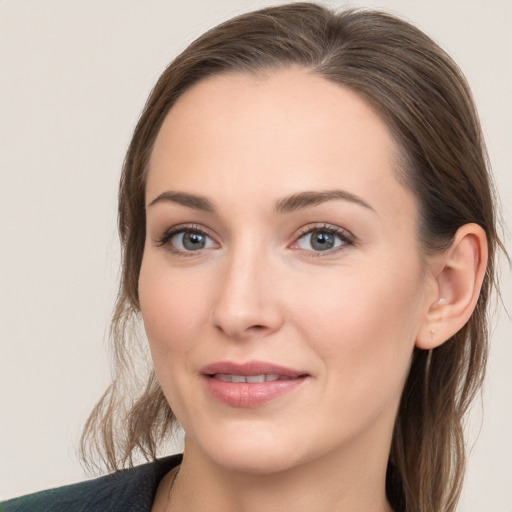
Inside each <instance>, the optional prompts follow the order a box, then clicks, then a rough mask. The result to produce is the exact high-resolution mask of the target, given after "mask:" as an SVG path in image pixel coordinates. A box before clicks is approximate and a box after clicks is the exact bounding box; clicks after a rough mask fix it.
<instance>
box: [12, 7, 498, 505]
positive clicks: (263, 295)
mask: <svg viewBox="0 0 512 512" xmlns="http://www.w3.org/2000/svg"><path fill="white" fill-rule="evenodd" d="M119 228H120V234H121V240H122V244H123V249H124V260H123V276H122V283H121V290H120V295H119V299H118V303H117V307H116V312H115V316H114V324H113V325H114V339H115V342H116V354H117V359H118V374H117V377H116V379H115V381H114V383H113V384H112V386H111V387H110V388H109V390H108V391H107V393H106V395H105V396H104V397H103V399H102V401H101V402H100V403H99V404H98V406H97V408H96V409H95V411H94V412H93V414H92V416H91V418H90V420H89V422H88V424H87V426H86V430H85V437H84V446H87V442H88V440H89V441H90V440H91V439H92V440H93V442H95V441H96V440H98V439H99V441H98V443H97V449H98V451H99V452H100V454H103V455H104V458H105V461H106V463H107V465H108V466H109V467H110V468H117V467H121V466H123V465H124V464H125V463H127V462H129V461H130V460H131V457H132V455H133V453H134V452H135V451H136V450H141V451H142V452H143V453H144V454H146V455H147V456H148V458H150V459H154V458H155V455H156V449H157V447H158V445H160V444H161V443H162V442H163V441H164V440H165V439H166V438H167V436H168V434H169V433H170V431H171V430H172V427H173V425H174V424H175V421H176V420H177V421H179V423H180V425H182V426H183V428H184V430H185V432H186V444H185V451H184V455H183V459H182V460H181V458H179V457H173V458H169V459H164V460H161V461H158V462H154V463H152V464H150V465H147V466H144V467H142V468H138V469H135V470H129V471H127V472H121V473H116V475H115V476H114V477H110V478H106V479H105V478H104V479H100V480H98V481H92V482H87V483H84V484H78V485H77V486H72V487H70V488H65V489H62V490H60V491H53V492H51V493H43V495H35V496H29V497H25V498H20V499H19V500H13V501H11V502H7V503H5V504H4V507H5V509H6V510H7V511H9V510H30V509H33V510H46V509H48V510H50V509H51V510H59V507H60V509H62V510H73V509H77V510H78V509H80V507H81V508H82V509H85V510H127V509H129V510H154V511H159V510H179V511H188V510H212V511H215V510H218V509H219V510H220V509H223V510H231V509H235V508H236V509H238V510H253V509H254V510H285V509H290V508H293V509H294V510H318V511H323V510H375V511H381V510H382V511H384V510H388V511H389V510H407V511H420V510H421V511H434V510H435V511H439V510H443V511H444V510H446V511H451V510H455V506H456V502H457V499H458V496H459V493H460V486H461V481H462V473H463V463H464V445H463V439H462V433H461V420H462V416H463V414H464V412H465V410H466V408H467V406H468V404H469V403H470V401H471V399H472V397H473V396H474V393H475V391H476V390H477V389H478V387H479V385H480V382H481V378H482V375H483V370H484V363H485V356H486V342H487V339H486V306H487V300H488V296H489V292H490V289H491V286H492V283H493V275H494V274H493V261H494V254H495V250H496V246H497V245H499V241H498V239H497V236H496V229H495V219H494V211H493V201H492V194H491V187H490V184H489V177H488V174H487V170H486V159H485V149H484V145H483V141H482V137H481V133H480V128H479V123H478V118H477V116H476V113H475V109H474V106H473V103H472V100H471V96H470V93H469V90H468V88H467V85H466V84H465V81H464V79H463V77H462V75H461V73H460V71H459V70H458V69H457V67H456V66H455V65H454V64H453V62H452V61H451V60H450V59H449V57H447V55H446V54H445V53H444V52H442V50H440V49H439V48H438V47H437V46H436V45H435V44H434V43H433V42H432V41H431V40H430V39H428V38H427V37H426V36H425V35H424V34H423V33H421V32H420V31H418V30H417V29H415V28H413V27H411V26H410V25H408V24H407V23H404V22H402V21H400V20H397V19H396V18H393V17H391V16H388V15H383V14H378V13H372V12H358V11H355V12H353V11H346V12H344V13H341V14H339V15H338V14H333V13H331V12H330V11H328V10H326V9H324V8H321V7H318V6H315V5H312V4H291V5H289V6H283V7H278V8H273V9H268V10H264V11H260V12H256V13H252V14H248V15H245V16H242V17H240V18H236V19H234V20H231V21H229V22H227V23H225V24H223V25H220V26H219V27H217V28H215V29H213V30H212V31H210V32H208V33H207V34H205V35H204V36H203V37H201V38H200V39H198V40H197V41H196V42H195V43H193V44H192V45H191V46H190V47H189V48H188V49H187V50H185V51H184V52H183V53H182V54H181V55H180V56H179V57H178V58H177V59H176V60H175V61H174V62H173V63H172V64H171V65H170V66H169V68H168V69H167V70H166V72H164V74H163V75H162V77H161V78H160V80H159V82H158V83H157V85H156V87H155V89H154V90H153V92H152V94H151V96H150V98H149V100H148V103H147V105H146V107H145V109H144V112H143V114H142V116H141V119H140V121H139V123H138V126H137V128H136V130H135V133H134V136H133V139H132V142H131V144H130V148H129V150H128V154H127V157H126V161H125V166H124V170H123V176H122V180H121V188H120V205H119ZM139 317H142V320H143V322H144V326H145V329H146V334H147V338H148V342H149V347H150V350H151V354H152V357H153V362H154V367H155V372H154V373H151V375H150V377H149V380H148V382H147V386H146V388H145V390H144V392H143V393H140V392H139V396H138V397H137V398H136V400H135V401H134V402H133V404H128V407H127V408H126V410H125V409H123V407H124V402H125V398H126V396H125V394H123V392H122V388H123V381H124V380H126V378H127V379H128V381H129V382H130V381H133V379H134V377H133V375H131V376H130V374H127V373H126V368H127V362H126V361H125V360H124V356H125V342H126V340H127V339H128V334H129V329H130V327H131V326H132V325H133V324H134V322H136V321H137V320H138V319H139ZM89 446H90V445H89ZM30 507H32V508H30Z"/></svg>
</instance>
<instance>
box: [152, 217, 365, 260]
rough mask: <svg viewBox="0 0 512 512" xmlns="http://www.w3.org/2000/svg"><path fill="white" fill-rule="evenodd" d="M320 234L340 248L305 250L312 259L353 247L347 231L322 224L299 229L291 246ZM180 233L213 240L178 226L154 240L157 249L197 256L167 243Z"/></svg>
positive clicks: (193, 227) (198, 230)
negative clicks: (332, 236) (193, 234)
mask: <svg viewBox="0 0 512 512" xmlns="http://www.w3.org/2000/svg"><path fill="white" fill-rule="evenodd" d="M315 231H316V232H320V233H329V234H331V235H335V236H337V237H338V239H339V240H340V241H341V242H342V243H341V245H340V246H338V247H335V248H332V249H327V250H326V251H313V250H305V249H302V250H303V251H306V252H307V253H308V254H309V255H312V256H314V257H322V256H324V255H326V256H328V255H333V254H337V253H338V252H340V251H344V250H346V249H347V247H350V246H352V245H354V243H355V237H354V236H353V235H352V234H351V233H350V232H349V231H347V230H345V229H343V228H340V227H338V226H333V225H330V224H322V225H316V226H311V225H310V226H307V227H304V228H301V229H300V230H299V232H298V234H297V236H296V237H295V241H294V242H293V244H292V245H296V244H297V243H298V242H299V240H301V239H302V238H304V237H305V236H307V235H309V234H311V233H314V232H315ZM180 233H195V234H199V235H203V236H206V237H208V238H210V239H212V240H213V238H212V237H211V236H210V235H209V234H208V233H207V232H206V231H205V230H204V228H203V227H201V226H199V225H197V224H186V225H179V226H175V227H173V228H171V229H169V230H167V231H166V232H165V233H164V235H163V236H162V237H161V238H160V239H158V240H156V244H157V246H158V247H167V248H168V250H169V251H170V252H172V253H173V254H176V255H178V256H196V255H197V254H199V252H200V250H197V251H182V250H180V249H177V248H176V247H174V246H172V245H171V244H169V241H170V240H171V239H172V237H173V236H175V235H177V234H180Z"/></svg>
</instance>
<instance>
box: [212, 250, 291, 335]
mask: <svg viewBox="0 0 512 512" xmlns="http://www.w3.org/2000/svg"><path fill="white" fill-rule="evenodd" d="M224 264H225V267H224V269H223V272H221V277H220V279H219V282H218V289H219V291H218V294H217V296H216V300H215V303H214V306H213V311H212V322H213V324H214V326H215V328H216V329H217V330H219V331H221V332H222V333H223V334H225V335H226V336H228V337H229V338H232V339H236V340H242V339H247V338H251V337H254V336H266V335H269V334H271V333H273V332H275V331H277V330H278V329H279V328H280V327H281V325H282V322H283V319H282V315H281V310H280V308H279V305H278V301H277V288H278V287H277V286H276V284H277V283H276V282H275V280H276V275H275V272H272V270H271V266H270V264H269V261H268V259H265V258H263V257H261V254H257V253H255V252H253V253H251V254H249V253H248V252H245V254H238V255H235V254H233V255H232V257H231V258H230V259H229V260H227V261H225V262H224ZM273 274H274V275H273Z"/></svg>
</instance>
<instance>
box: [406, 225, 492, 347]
mask: <svg viewBox="0 0 512 512" xmlns="http://www.w3.org/2000/svg"><path fill="white" fill-rule="evenodd" d="M487 257H488V255H487V236H486V234H485V231H484V230H483V229H482V228H481V227H480V226H479V225H477V224H465V225H464V226H462V227H460V228H459V229H458V230H457V233H456V234H455V237H454V240H453V243H452V244H451V246H450V247H449V248H448V249H447V250H446V251H445V252H444V253H443V254H442V255H439V256H438V257H437V258H436V270H435V274H436V275H435V279H436V284H437V297H436V298H435V300H434V301H433V302H432V303H431V304H429V305H427V311H426V315H425V320H424V322H423V325H422V326H421V328H420V331H419V332H418V336H417V339H416V346H417V347H418V348H421V349H425V350H430V349H432V348H435V347H437V346H439V345H441V344H443V343H444V342H445V341H446V340H448V339H450V338H451V337H452V336H453V335H454V334H455V333H457V332H458V331H459V330H460V329H462V327H463V326H464V325H465V324H466V323H467V322H468V320H469V319H470V317H471V315H472V313H473V311H474V309H475V307H476V303H477V300H478V296H479V295H480V289H481V287H482V282H483V279H484V276H485V271H486V268H487Z"/></svg>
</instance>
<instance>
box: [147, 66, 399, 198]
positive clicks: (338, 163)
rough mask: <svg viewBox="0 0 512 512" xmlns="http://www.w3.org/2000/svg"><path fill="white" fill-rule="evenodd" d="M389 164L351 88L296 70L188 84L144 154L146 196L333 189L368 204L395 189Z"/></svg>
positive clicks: (389, 151)
mask: <svg viewBox="0 0 512 512" xmlns="http://www.w3.org/2000/svg"><path fill="white" fill-rule="evenodd" d="M398 161H399V148H398V145H397V144H396V142H395V141H394V139H393V136H392V134H391V132H390V130H389V129H388V127H387V125H386V123H385V122H384V121H383V120H382V118H381V117H380V116H379V115H378V114H377V112H376V111H375V110H374V108H373V107H372V106H371V105H370V104H369V103H368V102H366V101H365V100H364V99H363V98H362V97H361V96H360V95H358V94H357V93H355V92H354V91H352V90H350V89H348V88H346V87H343V86H340V85H338V84H335V83H332V82H329V81H327V80H326V79H325V78H323V77H321V76H319V75H316V74H313V73H310V72H308V71H306V70H303V69H285V70H279V71H275V72H270V73H268V74H266V75H264V76H261V77H255V76H251V75H247V74H229V75H222V76H215V77H212V78H208V79H206V80H204V81H202V82H200V83H198V84H196V85H195V86H193V87H192V88H191V89H189V90H188V91H187V92H186V93H184V94H183V95H182V96H181V97H180V99H179V100H178V101H177V103H176V104H175V105H174V106H173V107H172V109H171V110H170V112H169V113H168V115H167V117H166V119H165V120H164V123H163V125H162V127H161V129H160V132H159V134H158V136H157V139H156V141H155V145H154V148H153V152H152V155H151V159H150V167H149V175H148V181H147V196H153V195H155V194H157V193H160V192H161V191H162V189H163V188H166V187H168V188H177V187H178V188H180V189H183V190H184V191H190V192H196V191H197V189H198V187H200V186H202V187H203V188H205V191H203V192H206V188H209V189H211V188H212V187H213V188H214V189H215V188H222V187H223V188H224V189H226V190H229V189H232V188H233V186H235V187H236V190H237V193H238V194H240V195H244V194H245V195H246V196H247V198H248V199H250V198H251V197H257V195H258V192H260V193H261V194H263V195H265V197H269V199H271V196H272V195H275V196H276V197H277V196H281V195H284V194H289V193H295V192H300V191H301V190H319V189H326V188H333V187H342V188H344V189H347V190H348V191H350V192H352V193H354V194H357V195H360V196H363V197H366V198H368V199H369V202H370V200H372V196H375V195H379V193H380V195H382V193H385V192H386V191H388V192H389V193H390V194H393V193H395V192H396V190H395V189H397V187H400V188H402V189H403V187H402V186H401V185H400V183H399V181H398V180H397V175H398V173H399V171H398ZM391 189H393V190H391ZM402 193H408V191H406V190H405V189H403V190H402ZM381 199H382V198H381ZM373 200H375V198H373Z"/></svg>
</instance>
